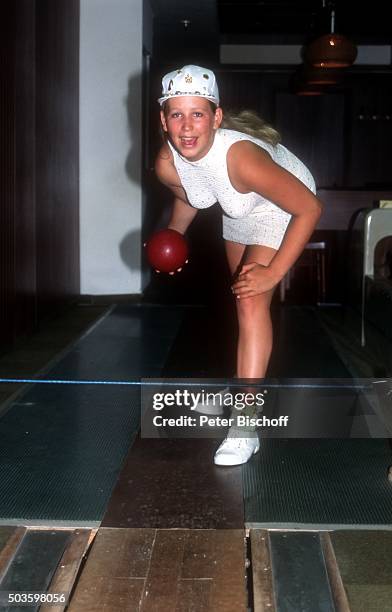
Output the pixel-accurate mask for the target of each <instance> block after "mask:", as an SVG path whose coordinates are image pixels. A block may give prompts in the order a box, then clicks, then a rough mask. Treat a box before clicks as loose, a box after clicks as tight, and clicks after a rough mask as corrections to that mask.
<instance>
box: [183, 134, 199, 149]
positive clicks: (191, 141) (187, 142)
mask: <svg viewBox="0 0 392 612" xmlns="http://www.w3.org/2000/svg"><path fill="white" fill-rule="evenodd" d="M196 143H197V137H196V136H195V137H192V138H181V144H182V146H183V147H185V148H191V147H194V146H195V144H196Z"/></svg>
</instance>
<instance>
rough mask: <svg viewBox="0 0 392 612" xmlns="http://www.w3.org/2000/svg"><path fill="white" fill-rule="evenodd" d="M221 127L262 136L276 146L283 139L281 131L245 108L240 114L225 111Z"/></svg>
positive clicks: (262, 138)
mask: <svg viewBox="0 0 392 612" xmlns="http://www.w3.org/2000/svg"><path fill="white" fill-rule="evenodd" d="M221 127H222V128H226V129H228V130H237V132H242V133H243V134H249V136H253V137H254V138H260V140H263V141H264V142H266V143H268V144H270V145H273V146H276V145H277V144H278V143H279V142H280V140H281V138H280V134H279V132H278V131H277V130H275V129H274V128H273V127H272V126H271V125H269V124H268V123H266V122H265V121H264V120H263V119H262V118H261V117H259V115H258V114H257V113H255V112H254V111H251V110H243V111H241V112H240V113H238V114H235V113H232V112H228V113H225V114H224V116H223V121H222V125H221Z"/></svg>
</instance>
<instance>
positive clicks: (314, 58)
mask: <svg viewBox="0 0 392 612" xmlns="http://www.w3.org/2000/svg"><path fill="white" fill-rule="evenodd" d="M356 57H357V48H356V46H355V45H354V43H352V42H351V40H349V39H348V38H346V37H345V36H343V35H342V34H335V11H331V33H330V34H324V35H323V36H320V37H319V38H317V39H316V40H314V41H313V42H311V43H310V45H309V46H308V47H307V49H306V51H305V59H306V61H307V62H308V63H309V64H311V65H312V66H318V67H320V68H346V67H347V66H351V65H352V64H353V63H354V62H355V58H356Z"/></svg>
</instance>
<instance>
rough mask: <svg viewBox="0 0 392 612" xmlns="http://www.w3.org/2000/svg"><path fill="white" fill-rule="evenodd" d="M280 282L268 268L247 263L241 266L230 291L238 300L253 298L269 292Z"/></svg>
mask: <svg viewBox="0 0 392 612" xmlns="http://www.w3.org/2000/svg"><path fill="white" fill-rule="evenodd" d="M280 280H281V279H280V278H277V276H276V275H275V274H274V273H273V272H272V270H271V268H269V267H268V266H263V265H261V264H258V263H256V262H255V263H248V264H245V265H244V266H242V268H241V270H240V272H239V274H238V277H237V280H236V281H235V283H233V285H232V287H231V290H232V292H233V293H234V295H235V296H236V298H238V299H241V298H247V297H254V296H255V295H259V294H260V293H266V292H267V291H270V290H271V289H273V287H275V285H277V284H278V283H279V281H280Z"/></svg>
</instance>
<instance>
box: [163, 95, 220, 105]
mask: <svg viewBox="0 0 392 612" xmlns="http://www.w3.org/2000/svg"><path fill="white" fill-rule="evenodd" d="M172 98H204V99H205V100H209V101H210V102H213V103H214V104H216V105H217V106H219V100H218V99H217V98H215V97H214V96H203V95H202V94H195V93H180V94H172V95H170V96H162V98H158V103H159V104H160V105H161V106H162V104H163V103H164V102H166V100H171V99H172Z"/></svg>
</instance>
